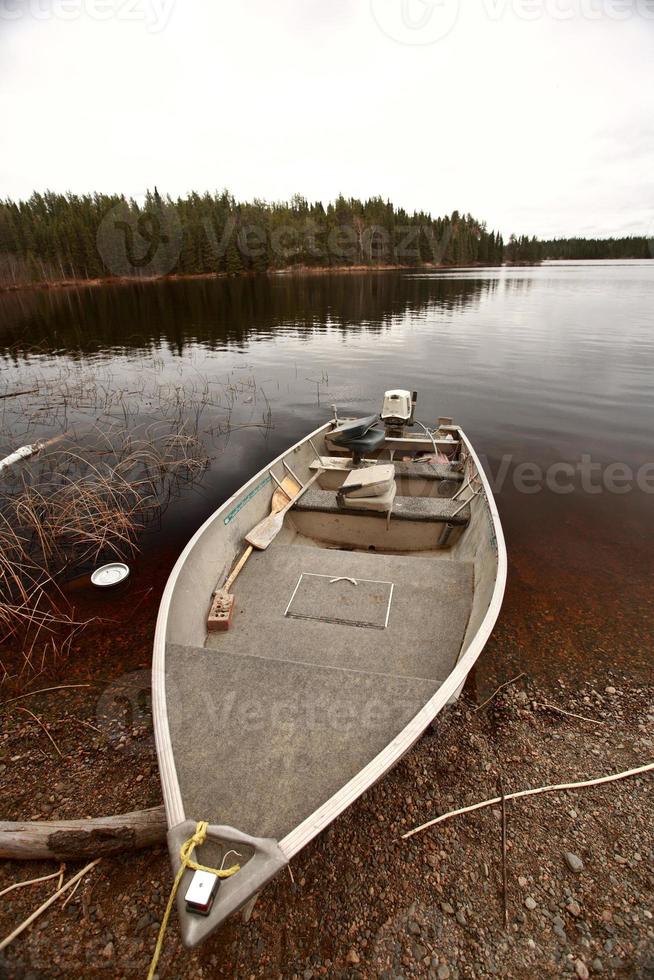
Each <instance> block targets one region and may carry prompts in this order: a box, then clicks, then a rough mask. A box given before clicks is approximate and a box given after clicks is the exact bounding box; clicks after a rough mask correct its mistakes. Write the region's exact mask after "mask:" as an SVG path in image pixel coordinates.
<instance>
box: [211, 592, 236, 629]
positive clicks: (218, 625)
mask: <svg viewBox="0 0 654 980" xmlns="http://www.w3.org/2000/svg"><path fill="white" fill-rule="evenodd" d="M233 612H234V596H233V595H230V594H229V593H228V592H216V594H215V595H214V597H213V601H212V603H211V609H210V610H209V615H208V616H207V630H208V631H209V632H210V633H216V632H218V631H219V630H228V629H229V627H230V624H231V621H232V613H233Z"/></svg>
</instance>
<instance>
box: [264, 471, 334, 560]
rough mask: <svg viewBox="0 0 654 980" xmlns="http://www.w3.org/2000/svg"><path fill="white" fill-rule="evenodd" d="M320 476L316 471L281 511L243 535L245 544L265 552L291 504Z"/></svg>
mask: <svg viewBox="0 0 654 980" xmlns="http://www.w3.org/2000/svg"><path fill="white" fill-rule="evenodd" d="M321 474H322V470H318V472H317V473H314V475H313V476H312V477H311V479H310V480H308V481H307V483H305V484H304V486H303V487H302V489H301V490H300V491H299V493H296V495H295V496H294V497H293V499H292V500H289V502H288V503H287V504H286V506H285V507H284V508H283V509H282V510H280V511H278V512H277V513H276V514H270V515H269V516H268V517H266V518H264V520H262V521H261V523H260V524H257V526H256V527H254V528H252V530H251V531H250V533H249V534H246V535H245V540H246V541H247V543H248V544H251V545H252V547H253V548H256V549H257V551H265V550H266V548H267V547H268V546H269V545H271V544H272V542H273V541H274V540H275V538H276V537H277V535H278V534H279V532H280V531H281V529H282V528H283V526H284V517H285V516H286V512H287V511H289V510H290V509H291V507H292V506H293V504H295V503H297V501H298V500H299V499H300V497H301V496H302V495H303V494H305V493H306V492H307V490H308V489H309V487H311V486H313V484H314V483H315V482H316V480H317V479H318V477H319V476H321Z"/></svg>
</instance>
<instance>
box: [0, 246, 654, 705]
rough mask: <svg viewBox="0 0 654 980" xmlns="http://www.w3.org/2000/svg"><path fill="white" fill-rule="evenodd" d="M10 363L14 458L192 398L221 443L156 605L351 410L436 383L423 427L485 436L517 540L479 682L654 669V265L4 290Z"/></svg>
mask: <svg viewBox="0 0 654 980" xmlns="http://www.w3.org/2000/svg"><path fill="white" fill-rule="evenodd" d="M0 353H1V355H2V360H1V362H0V364H1V367H2V381H1V383H0V389H1V391H2V392H12V391H20V390H25V391H27V392H30V391H31V392H32V393H31V394H26V395H24V396H19V397H14V398H8V399H3V400H2V401H0V411H1V412H2V419H1V422H2V425H1V426H0V454H1V455H4V452H2V450H5V451H9V450H10V449H12V448H15V447H16V446H17V445H20V444H22V443H24V442H31V441H34V440H35V439H36V438H40V437H43V436H45V437H48V436H52V435H53V434H56V433H57V431H59V430H60V429H64V428H65V429H68V430H69V429H70V428H71V426H72V427H73V430H74V432H75V433H76V437H78V438H79V439H80V442H81V443H82V444H84V445H86V446H90V445H91V443H92V442H93V439H94V438H96V439H97V436H98V431H99V430H101V429H102V427H103V425H107V424H117V420H119V419H120V418H121V417H123V418H124V419H125V420H126V423H128V424H129V425H132V426H135V425H137V426H141V427H143V426H146V425H148V424H150V423H157V422H158V421H159V420H160V415H161V413H162V411H164V413H165V412H170V411H171V410H172V409H171V406H173V405H174V406H175V411H177V412H178V413H180V415H184V416H185V417H187V418H188V419H189V420H190V423H192V424H193V426H194V427H195V429H196V431H197V432H198V433H199V434H200V436H201V439H202V441H203V443H204V445H205V447H206V449H207V451H208V453H209V455H210V456H211V463H210V466H209V468H208V469H207V471H206V472H205V474H204V476H203V478H202V479H201V480H200V481H198V482H195V483H189V484H186V485H184V484H182V485H181V486H180V487H179V492H178V493H177V494H176V495H175V496H174V498H173V499H172V500H171V502H170V505H169V506H168V508H167V509H166V511H165V513H164V514H163V517H162V521H161V524H160V525H158V526H157V527H156V528H153V529H152V530H151V531H150V532H149V533H148V534H147V535H146V536H145V538H144V540H143V553H142V556H141V558H140V559H139V560H138V562H137V563H136V565H137V567H136V574H135V575H134V576H133V585H132V586H131V587H132V588H133V589H140V590H141V592H143V589H144V586H145V584H147V583H148V582H152V583H154V585H155V591H156V592H157V593H159V592H160V589H161V587H162V586H163V581H164V579H165V573H167V571H168V569H169V567H170V564H171V563H172V561H173V560H174V557H175V555H176V554H177V553H178V552H179V550H180V549H181V547H182V546H183V544H184V542H185V541H186V539H187V538H188V537H189V536H190V534H191V533H192V532H193V531H194V530H195V528H196V527H197V526H198V525H199V524H200V523H201V522H202V521H203V520H204V518H205V517H206V516H207V515H208V514H209V513H210V512H211V511H212V510H213V509H215V508H216V507H217V506H218V505H219V504H220V503H221V501H222V500H223V499H225V497H226V496H228V495H229V494H230V493H232V492H233V491H234V490H235V489H236V488H238V487H239V486H240V485H241V484H242V483H243V482H244V481H245V480H246V479H247V478H248V477H249V476H251V475H252V474H253V473H254V472H256V471H257V470H258V469H260V468H261V467H262V466H263V465H264V464H265V463H266V461H267V460H269V459H270V458H272V457H274V456H276V455H277V454H278V453H279V452H280V451H281V450H282V449H283V448H284V447H286V446H288V445H290V444H292V443H294V442H295V441H297V440H298V439H299V438H300V437H301V436H302V435H303V434H305V433H306V432H307V431H308V430H310V429H312V428H314V427H316V426H317V425H319V424H321V423H322V422H323V421H325V420H326V419H327V418H328V417H329V416H330V415H331V405H332V404H333V403H336V404H337V405H338V407H339V411H340V412H341V414H344V413H354V414H357V415H365V414H370V413H372V412H375V411H377V410H378V409H379V407H380V404H381V397H382V394H383V392H384V390H385V389H387V388H397V387H403V388H410V389H414V388H415V389H417V390H418V392H419V401H418V411H417V417H418V418H419V419H420V420H421V421H424V422H426V423H432V422H434V421H435V419H436V418H437V416H438V415H451V416H453V417H454V418H455V420H456V421H457V422H459V423H460V424H462V425H463V426H464V428H465V429H466V431H467V433H468V435H469V436H470V437H471V439H472V441H473V444H474V445H475V447H476V449H477V451H478V453H479V454H480V455H481V456H482V458H483V460H484V461H485V465H486V466H487V469H488V471H489V473H490V474H491V476H492V479H493V482H494V486H495V489H496V496H497V501H498V506H499V510H500V514H501V517H502V521H503V525H504V529H505V533H506V538H507V545H508V551H509V582H508V588H507V594H506V599H505V603H504V607H503V612H502V614H501V617H500V621H499V624H498V627H497V629H496V631H495V634H494V636H493V638H492V640H491V642H490V643H489V645H488V647H487V650H486V653H485V654H484V656H483V658H482V661H481V663H480V665H479V668H478V670H477V672H476V675H475V677H473V679H472V683H473V684H474V683H477V684H478V685H479V686H480V688H482V687H483V688H484V689H486V688H488V687H489V686H490V685H491V684H493V683H495V682H498V683H499V682H501V681H503V680H506V679H508V678H509V677H511V676H513V675H514V674H515V673H517V672H518V671H520V670H524V671H526V672H527V673H529V674H531V675H533V676H536V677H539V678H546V679H547V680H549V681H552V680H555V679H557V678H562V679H563V680H564V681H565V682H566V683H575V680H576V679H577V678H578V677H594V678H596V679H598V680H599V681H601V680H602V678H603V677H604V675H605V672H606V676H608V672H610V671H614V672H615V673H616V676H617V677H618V678H619V677H620V676H621V675H622V674H629V675H633V676H635V677H638V678H639V679H649V678H651V662H652V654H651V638H652V635H653V629H652V627H653V626H654V613H653V599H652V596H653V590H652V585H653V574H652V564H653V563H652V545H653V543H654V520H653V518H654V467H653V466H651V465H648V464H650V461H652V460H654V449H653V443H654V440H653V434H652V426H653V423H654V384H653V379H654V262H645V261H644V262H620V263H610V262H595V263H553V264H548V265H545V266H541V267H537V268H504V269H495V268H492V269H490V268H489V269H471V270H456V271H450V272H434V273H431V272H430V273H423V272H420V273H411V272H406V273H396V272H384V273H370V274H363V275H359V274H339V275H330V276H322V275H308V276H289V275H280V276H271V277H262V278H247V279H236V280H201V279H200V280H191V281H189V280H187V281H168V282H162V283H151V284H144V285H121V286H115V287H110V286H106V287H105V286H103V287H96V288H83V289H79V290H59V291H33V292H16V293H10V294H5V295H3V296H1V297H0ZM89 376H91V377H92V378H93V384H94V385H95V386H96V387H95V394H94V395H93V397H91V395H90V394H89V395H88V397H85V398H80V397H79V391H80V390H82V389H81V388H80V387H79V385H83V383H84V381H83V379H84V378H88V377H89ZM48 385H50V387H48V388H47V390H48V392H49V394H48V399H49V401H50V402H52V400H53V399H52V392H53V387H52V386H53V385H54V386H55V389H56V388H57V386H58V385H61V391H62V395H61V398H59V399H58V402H57V404H56V405H54V407H53V405H52V404H50V406H48V405H46V404H44V396H43V391H44V390H45V389H46V386H48ZM75 385H76V386H77V389H76V390H77V392H78V397H77V398H73V399H71V398H70V391H71V390H72V388H73V387H74V386H75ZM98 388H100V389H101V390H102V392H103V393H104V394H103V396H102V398H100V397H99V396H98ZM34 389H36V390H34ZM118 390H120V391H121V392H122V393H123V394H122V395H121V400H120V404H117V403H115V401H114V402H112V400H111V398H110V393H111V391H118ZM162 390H163V391H164V392H165V397H164V401H163V404H164V408H163V409H162V401H161V391H162ZM157 391H158V392H159V395H157V396H156V397H155V395H154V394H153V393H155V392H157ZM614 464H621V466H620V467H618V466H616V465H614ZM153 598H154V601H152V602H150V603H148V604H146V605H145V606H144V611H143V613H142V614H143V615H145V616H147V617H148V620H149V623H150V625H151V623H152V622H153V621H154V616H155V613H156V606H157V602H156V598H157V596H154V597H153ZM148 635H149V634H148Z"/></svg>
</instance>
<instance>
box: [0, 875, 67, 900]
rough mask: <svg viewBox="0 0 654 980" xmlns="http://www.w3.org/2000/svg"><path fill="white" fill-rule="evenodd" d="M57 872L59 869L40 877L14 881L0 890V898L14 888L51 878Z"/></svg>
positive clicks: (54, 876) (56, 876)
mask: <svg viewBox="0 0 654 980" xmlns="http://www.w3.org/2000/svg"><path fill="white" fill-rule="evenodd" d="M59 874H60V872H59V871H54V872H53V873H52V874H51V875H42V876H41V877H40V878H28V879H27V881H15V882H14V883H13V885H9V886H8V887H7V888H3V890H2V891H1V892H0V898H2V896H3V895H8V894H9V892H13V891H14V890H15V889H16V888H25V887H26V886H27V885H38V883H39V882H40V881H50V880H51V879H52V878H58V877H59Z"/></svg>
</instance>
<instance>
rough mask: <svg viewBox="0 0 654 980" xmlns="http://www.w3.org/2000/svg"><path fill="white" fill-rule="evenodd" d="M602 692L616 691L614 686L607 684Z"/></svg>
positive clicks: (615, 692) (614, 692)
mask: <svg viewBox="0 0 654 980" xmlns="http://www.w3.org/2000/svg"><path fill="white" fill-rule="evenodd" d="M604 693H605V694H617V691H616V689H615V688H614V687H611V685H609V686H608V687H605V688H604Z"/></svg>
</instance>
